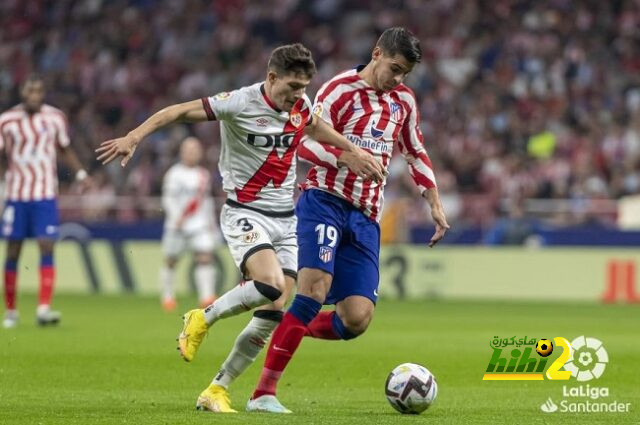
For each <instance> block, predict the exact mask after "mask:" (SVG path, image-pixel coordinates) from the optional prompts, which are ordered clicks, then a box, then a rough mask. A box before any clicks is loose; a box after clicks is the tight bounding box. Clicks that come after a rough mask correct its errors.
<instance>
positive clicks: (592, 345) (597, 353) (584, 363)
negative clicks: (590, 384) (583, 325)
mask: <svg viewBox="0 0 640 425" xmlns="http://www.w3.org/2000/svg"><path fill="white" fill-rule="evenodd" d="M571 347H573V350H574V352H573V357H572V358H571V360H570V361H569V362H567V363H565V365H564V369H565V370H567V371H569V372H571V376H573V377H574V378H576V379H577V380H578V381H580V382H583V381H590V380H592V379H597V378H600V377H601V376H602V374H603V373H604V369H605V368H606V367H607V363H609V354H607V350H605V348H604V345H603V344H602V341H600V340H599V339H596V338H590V337H585V336H584V335H582V336H579V337H577V338H576V339H574V340H573V341H571Z"/></svg>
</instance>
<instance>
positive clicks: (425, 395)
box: [385, 363, 438, 414]
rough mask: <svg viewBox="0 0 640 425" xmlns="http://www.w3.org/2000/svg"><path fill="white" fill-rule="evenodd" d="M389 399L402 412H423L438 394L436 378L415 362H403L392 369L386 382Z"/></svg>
mask: <svg viewBox="0 0 640 425" xmlns="http://www.w3.org/2000/svg"><path fill="white" fill-rule="evenodd" d="M385 393H386V395H387V400H389V403H391V406H393V408H394V409H396V410H397V411H398V412H400V413H412V414H418V413H422V412H424V411H425V410H427V409H428V408H429V406H431V404H433V401H434V400H435V399H436V395H437V394H438V384H437V383H436V378H435V377H434V376H433V374H432V373H431V372H429V370H428V369H427V368H426V367H424V366H420V365H418V364H415V363H403V364H401V365H400V366H398V367H396V368H395V369H393V370H392V371H391V373H390V374H389V376H388V377H387V382H386V384H385Z"/></svg>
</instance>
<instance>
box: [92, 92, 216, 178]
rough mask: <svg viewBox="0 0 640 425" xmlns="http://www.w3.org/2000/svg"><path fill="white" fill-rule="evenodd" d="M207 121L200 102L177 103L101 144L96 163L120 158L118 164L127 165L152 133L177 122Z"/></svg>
mask: <svg viewBox="0 0 640 425" xmlns="http://www.w3.org/2000/svg"><path fill="white" fill-rule="evenodd" d="M207 120H209V116H208V115H207V111H206V110H205V107H204V104H203V103H202V100H200V99H197V100H192V101H190V102H185V103H178V104H176V105H171V106H168V107H166V108H164V109H161V110H159V111H158V112H156V113H155V114H153V115H151V116H150V117H149V118H148V119H147V120H146V121H145V122H143V123H142V124H140V125H139V126H138V127H136V128H134V129H133V130H131V131H130V132H129V134H127V135H126V136H124V137H120V138H117V139H112V140H107V141H106V142H102V144H100V147H99V148H98V149H96V152H97V153H98V155H99V156H98V161H102V164H103V165H104V164H108V163H109V162H111V161H113V160H114V159H116V158H117V157H119V156H121V157H123V158H122V161H121V162H120V164H121V165H122V166H123V167H124V166H125V165H127V163H128V162H129V160H130V159H131V157H132V156H133V153H134V152H135V150H136V147H137V146H138V144H139V143H140V142H141V141H142V139H144V138H145V137H147V136H148V135H149V134H151V133H153V132H154V131H156V130H158V129H160V128H162V127H164V126H167V125H169V124H174V123H179V122H202V121H207Z"/></svg>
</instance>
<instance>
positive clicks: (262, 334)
mask: <svg viewBox="0 0 640 425" xmlns="http://www.w3.org/2000/svg"><path fill="white" fill-rule="evenodd" d="M315 71H316V70H315V64H314V62H313V59H312V57H311V52H310V51H309V50H308V49H307V48H305V47H304V46H302V45H301V44H293V45H287V46H281V47H278V48H277V49H275V50H274V51H273V52H272V53H271V57H270V59H269V64H268V69H267V76H266V80H265V81H264V82H260V83H256V84H254V85H252V86H248V87H243V88H241V89H238V90H235V91H232V92H223V93H219V94H217V95H215V96H212V97H208V98H203V99H201V100H194V101H191V102H187V103H183V104H179V105H173V106H170V107H168V108H165V109H163V110H161V111H159V112H157V113H156V114H154V115H153V116H151V117H150V118H149V119H148V120H147V121H145V122H144V123H143V124H142V125H140V126H139V127H138V128H136V129H134V130H133V131H131V132H130V133H129V134H128V135H127V136H125V137H123V138H120V139H115V140H110V141H106V142H104V143H103V144H102V145H101V147H100V148H98V149H97V152H98V153H99V157H98V159H99V160H102V161H104V163H107V162H109V161H111V160H113V159H115V158H117V157H118V156H123V157H124V159H123V160H122V165H123V166H124V165H126V163H127V162H128V161H129V159H130V158H131V156H132V154H133V152H134V151H135V147H136V146H137V144H138V143H140V141H141V140H142V139H143V138H144V137H145V136H147V135H148V134H150V133H151V132H153V131H155V130H156V129H158V128H160V127H163V126H165V125H167V124H170V123H173V122H179V121H190V122H198V121H206V120H219V121H221V124H220V129H221V135H222V152H221V154H220V164H219V166H220V171H221V173H222V177H223V185H224V190H225V192H226V193H227V201H226V205H225V206H224V207H223V209H222V213H221V218H220V226H221V228H222V232H223V234H224V236H225V238H226V240H227V242H228V244H229V249H230V250H231V253H232V255H233V258H234V260H235V262H236V264H237V265H238V267H239V268H240V270H241V272H242V273H243V274H244V276H245V278H246V279H247V280H246V281H244V282H242V283H240V284H239V285H238V286H236V287H235V288H233V289H231V290H230V291H228V292H227V293H226V294H224V295H223V296H221V297H220V298H219V299H218V300H217V301H216V302H215V303H213V304H212V305H211V306H209V307H207V308H206V309H204V310H200V309H198V310H192V311H190V312H188V313H187V314H186V315H185V325H184V328H183V330H182V332H181V334H180V337H179V349H180V353H181V355H182V356H183V358H184V359H185V360H186V361H191V360H192V359H193V357H194V355H195V353H196V350H197V348H198V347H199V345H200V343H201V342H202V340H203V338H204V336H205V335H206V333H207V330H208V328H209V326H211V325H212V324H213V323H214V322H216V321H217V320H219V319H223V318H226V317H229V316H233V315H236V314H239V313H241V312H243V311H247V310H250V309H252V308H255V307H259V306H264V307H263V308H262V309H260V310H257V311H256V312H255V313H254V317H253V318H252V320H251V322H250V323H249V324H248V325H247V327H246V328H245V329H244V330H243V331H242V332H241V333H240V335H239V336H238V338H237V339H236V342H235V345H234V347H233V349H232V351H231V353H230V354H229V356H228V357H227V359H226V360H225V362H224V363H223V365H222V369H221V370H220V372H218V374H217V375H216V377H215V379H214V380H213V382H212V383H211V385H210V386H209V387H208V388H207V389H206V390H204V391H203V392H202V394H200V397H198V401H197V403H196V407H197V408H199V409H205V410H211V411H216V412H235V410H233V409H232V408H231V405H230V401H229V397H228V393H227V387H228V385H229V384H230V383H231V382H232V381H233V379H235V378H236V377H237V376H238V375H239V374H241V373H242V372H243V371H244V370H245V369H246V368H247V367H248V366H249V365H250V364H251V363H253V361H254V360H255V358H256V356H257V355H258V353H259V352H260V350H261V349H262V347H263V346H264V344H265V342H266V340H267V339H268V338H269V336H270V335H271V333H272V332H273V329H274V328H275V327H276V326H277V324H278V323H279V322H280V320H281V319H282V309H283V307H284V304H285V302H286V300H287V298H288V295H289V293H290V291H291V289H292V287H293V285H294V282H295V277H296V270H297V244H296V218H295V216H294V213H293V207H294V203H293V190H294V185H295V168H296V167H295V164H296V149H297V147H298V144H299V143H300V140H301V138H302V136H303V135H304V134H306V135H309V136H312V137H313V138H314V139H316V140H322V141H323V142H326V143H329V144H331V145H334V146H336V147H338V148H340V149H341V150H343V151H342V154H341V155H340V157H338V160H337V163H338V165H339V166H343V165H347V166H349V168H350V169H351V170H352V171H353V172H354V173H356V174H357V175H358V176H360V177H363V178H367V179H375V180H382V179H383V171H382V167H381V165H380V164H379V163H378V162H377V161H376V160H375V159H374V158H373V157H372V156H371V155H369V154H368V153H365V152H364V151H363V150H362V149H360V148H358V147H356V146H355V145H353V144H352V143H350V142H349V141H348V140H346V139H345V138H344V137H343V136H341V135H340V134H338V133H337V132H336V131H335V130H334V129H333V128H332V127H331V126H329V125H328V124H327V123H326V122H325V121H323V120H322V119H319V118H314V117H313V114H312V113H311V110H310V106H311V104H310V101H309V98H308V97H307V96H306V95H305V89H306V87H307V85H308V84H309V82H310V80H311V77H312V76H313V75H314V74H315Z"/></svg>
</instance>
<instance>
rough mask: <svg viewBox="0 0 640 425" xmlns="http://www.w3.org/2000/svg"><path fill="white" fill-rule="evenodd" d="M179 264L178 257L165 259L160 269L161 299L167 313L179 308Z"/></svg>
mask: <svg viewBox="0 0 640 425" xmlns="http://www.w3.org/2000/svg"><path fill="white" fill-rule="evenodd" d="M177 264H178V257H177V256H167V257H165V258H164V264H163V266H162V267H161V268H160V297H161V303H162V308H163V309H164V310H165V311H167V312H169V311H173V310H175V309H176V307H177V306H178V303H177V301H176V293H175V278H176V265H177Z"/></svg>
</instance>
